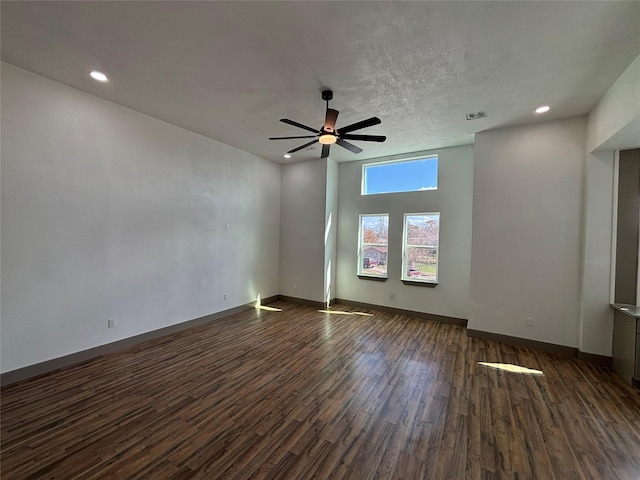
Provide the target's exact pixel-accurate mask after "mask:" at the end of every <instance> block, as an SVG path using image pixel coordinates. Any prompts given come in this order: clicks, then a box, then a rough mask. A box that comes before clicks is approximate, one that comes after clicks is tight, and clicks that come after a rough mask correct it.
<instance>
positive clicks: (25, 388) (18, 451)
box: [1, 303, 640, 480]
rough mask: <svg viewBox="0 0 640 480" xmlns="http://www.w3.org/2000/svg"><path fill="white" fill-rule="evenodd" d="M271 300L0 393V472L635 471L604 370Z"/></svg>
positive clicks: (350, 474) (454, 333)
mask: <svg viewBox="0 0 640 480" xmlns="http://www.w3.org/2000/svg"><path fill="white" fill-rule="evenodd" d="M274 306H280V307H281V308H283V309H284V311H283V312H266V311H254V310H251V311H248V312H246V313H241V314H238V315H234V316H231V317H228V318H225V319H222V320H217V321H214V322H212V323H210V324H207V325H202V326H200V327H196V328H193V329H191V330H188V331H184V332H181V333H178V334H174V335H171V336H168V337H164V338H161V339H157V340H153V341H150V342H147V343H144V344H140V345H137V346H135V347H132V348H128V349H126V350H123V351H121V352H118V353H115V354H111V355H107V356H104V357H101V358H98V359H95V360H92V361H89V362H86V363H83V364H81V365H78V366H75V367H71V368H66V369H63V370H60V371H57V372H53V373H51V374H48V375H45V376H42V377H39V378H35V379H31V380H27V381H24V382H21V383H19V384H15V385H10V386H8V387H5V388H3V389H2V449H1V455H2V456H1V474H2V475H1V476H2V478H3V479H4V480H9V479H27V478H34V479H36V478H37V479H44V478H56V479H71V478H78V479H83V480H87V479H93V478H99V479H119V478H122V479H134V478H144V479H162V478H175V479H177V478H206V479H216V478H221V479H244V478H280V479H311V478H317V479H330V478H331V479H339V478H349V479H358V480H366V479H434V480H441V479H485V478H501V479H506V478H513V479H516V478H517V479H522V478H535V479H544V480H549V479H554V478H556V479H562V480H564V479H573V478H578V479H618V478H620V479H638V478H640V393H639V392H638V391H637V390H634V389H633V388H632V387H630V386H627V385H626V384H624V383H623V381H622V379H621V378H620V377H618V376H617V375H616V374H614V373H613V372H612V371H610V370H608V369H606V368H602V367H597V366H594V365H589V364H586V363H583V362H580V361H578V360H576V359H571V358H566V357H560V356H556V355H550V354H546V353H541V352H537V351H533V350H529V349H525V348H514V347H509V346H505V345H501V344H497V343H492V342H487V341H483V340H478V339H472V338H467V337H466V334H465V330H464V329H463V328H461V327H457V326H451V325H445V324H439V323H434V322H429V321H424V320H418V319H413V318H409V317H404V316H394V315H391V314H387V313H378V312H374V313H375V315H374V316H371V317H367V316H358V315H349V316H346V315H328V314H323V313H319V312H318V311H317V310H314V309H312V308H309V307H303V306H299V305H294V304H290V303H279V304H276V305H274ZM336 308H341V309H343V310H352V309H351V308H350V307H336ZM479 361H486V362H500V363H509V364H517V365H521V366H525V367H528V368H533V369H538V370H542V371H543V372H544V375H543V376H535V375H523V374H517V373H511V372H505V371H501V370H496V369H492V368H488V367H484V366H480V365H478V362H479Z"/></svg>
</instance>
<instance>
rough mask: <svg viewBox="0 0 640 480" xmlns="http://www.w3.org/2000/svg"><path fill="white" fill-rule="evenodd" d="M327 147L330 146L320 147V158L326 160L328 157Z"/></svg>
mask: <svg viewBox="0 0 640 480" xmlns="http://www.w3.org/2000/svg"><path fill="white" fill-rule="evenodd" d="M329 147H330V145H322V155H320V158H327V157H328V156H329Z"/></svg>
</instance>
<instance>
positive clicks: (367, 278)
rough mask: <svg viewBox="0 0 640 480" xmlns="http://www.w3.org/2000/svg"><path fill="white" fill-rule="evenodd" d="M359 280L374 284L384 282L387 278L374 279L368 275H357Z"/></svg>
mask: <svg viewBox="0 0 640 480" xmlns="http://www.w3.org/2000/svg"><path fill="white" fill-rule="evenodd" d="M358 278H359V279H360V280H373V281H374V282H386V281H387V277H374V276H370V275H358Z"/></svg>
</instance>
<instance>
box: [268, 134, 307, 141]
mask: <svg viewBox="0 0 640 480" xmlns="http://www.w3.org/2000/svg"><path fill="white" fill-rule="evenodd" d="M292 138H316V135H301V136H299V137H269V140H291V139H292Z"/></svg>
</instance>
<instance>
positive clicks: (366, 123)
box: [338, 117, 382, 135]
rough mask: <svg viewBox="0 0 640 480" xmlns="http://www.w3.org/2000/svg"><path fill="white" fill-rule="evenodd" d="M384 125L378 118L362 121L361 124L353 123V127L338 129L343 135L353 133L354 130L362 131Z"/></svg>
mask: <svg viewBox="0 0 640 480" xmlns="http://www.w3.org/2000/svg"><path fill="white" fill-rule="evenodd" d="M380 123H382V120H380V119H379V118H378V117H371V118H367V119H366V120H362V121H361V122H357V123H352V124H351V125H347V126H346V127H342V128H339V129H338V133H339V134H340V135H342V134H343V133H349V132H353V131H354V130H360V129H361V128H367V127H371V126H373V125H379V124H380Z"/></svg>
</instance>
